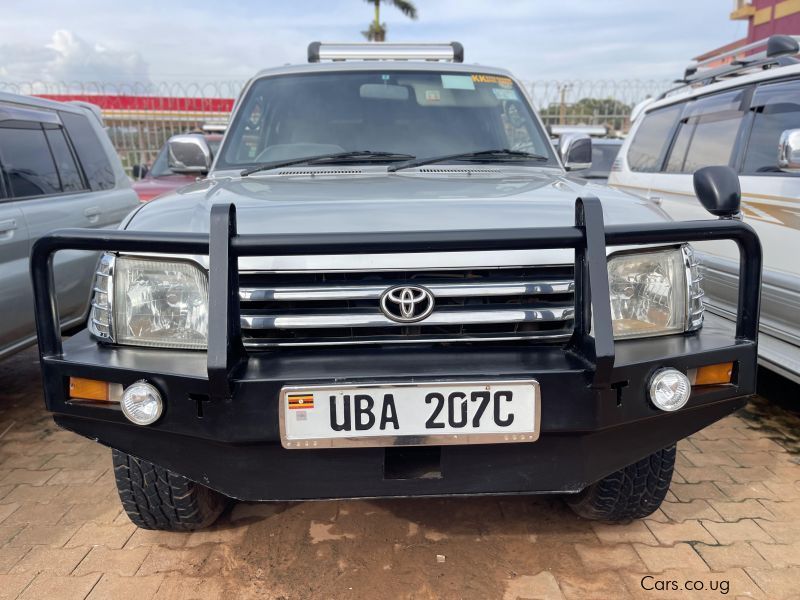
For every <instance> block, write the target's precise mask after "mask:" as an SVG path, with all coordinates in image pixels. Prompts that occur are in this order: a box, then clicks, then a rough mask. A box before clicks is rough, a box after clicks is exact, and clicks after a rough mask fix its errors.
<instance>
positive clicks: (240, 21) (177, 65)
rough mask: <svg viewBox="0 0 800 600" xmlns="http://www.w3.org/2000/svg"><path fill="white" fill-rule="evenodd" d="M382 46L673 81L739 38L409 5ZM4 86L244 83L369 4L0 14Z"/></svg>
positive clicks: (715, 14)
mask: <svg viewBox="0 0 800 600" xmlns="http://www.w3.org/2000/svg"><path fill="white" fill-rule="evenodd" d="M415 3H416V5H417V9H418V12H419V18H418V20H416V21H411V20H409V19H407V18H406V17H404V16H403V15H402V14H401V13H400V12H399V11H398V10H396V9H395V8H393V7H391V6H386V7H384V8H383V9H382V14H381V17H382V19H381V20H382V21H384V22H385V23H386V25H387V28H388V38H387V41H396V42H404V41H451V40H457V41H460V42H461V43H462V44H463V45H464V48H465V55H466V62H475V63H480V64H484V65H492V66H500V67H505V68H508V69H510V70H511V71H512V72H513V73H514V74H515V75H517V76H518V77H519V78H521V79H524V80H555V79H560V80H564V79H570V80H575V79H589V80H598V79H613V80H621V79H645V80H652V79H655V80H667V79H675V78H676V77H678V76H680V75H681V74H682V73H683V69H684V67H685V66H686V65H687V64H688V62H689V61H690V59H691V58H692V57H693V56H696V55H698V54H700V53H702V52H705V51H707V50H709V49H712V48H716V47H718V46H721V45H723V44H726V43H728V42H731V41H733V40H735V39H739V38H741V37H744V36H745V35H746V34H747V26H746V22H742V21H731V20H729V18H728V14H729V13H730V11H731V9H732V4H733V2H732V1H731V0H671V1H664V0H505V1H498V0H415ZM0 14H2V20H0V82H2V81H6V82H8V81H11V82H15V81H26V82H28V81H42V82H60V81H65V82H76V81H102V82H110V83H115V82H164V81H169V82H177V83H181V84H187V83H193V82H196V83H205V82H217V81H243V80H246V79H247V78H249V77H250V76H251V75H253V74H254V73H255V72H257V71H258V70H260V69H262V68H266V67H270V66H275V65H282V64H286V63H297V62H305V60H306V47H307V45H308V42H310V41H312V40H322V41H362V37H361V33H360V32H361V31H362V30H364V29H366V27H367V25H368V23H369V21H370V19H371V18H372V7H371V6H370V5H368V4H366V3H365V2H364V0H327V1H325V0H305V1H304V2H287V1H286V0H280V1H275V0H229V1H227V2H223V1H219V0H218V1H212V0H194V1H192V2H185V1H181V0H160V1H154V0H136V1H130V0H126V1H120V0H71V1H70V2H66V1H65V0H25V1H18V0H0Z"/></svg>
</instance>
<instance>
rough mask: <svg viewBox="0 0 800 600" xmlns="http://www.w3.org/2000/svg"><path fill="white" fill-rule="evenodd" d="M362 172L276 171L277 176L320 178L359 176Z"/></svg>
mask: <svg viewBox="0 0 800 600" xmlns="http://www.w3.org/2000/svg"><path fill="white" fill-rule="evenodd" d="M363 173H364V171H362V170H361V169H324V170H316V169H315V170H313V171H308V170H296V171H287V170H283V171H278V173H277V175H285V176H289V175H305V176H306V177H321V176H326V175H361V174H363Z"/></svg>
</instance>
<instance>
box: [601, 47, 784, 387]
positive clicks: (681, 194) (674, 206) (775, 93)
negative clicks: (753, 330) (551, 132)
mask: <svg viewBox="0 0 800 600" xmlns="http://www.w3.org/2000/svg"><path fill="white" fill-rule="evenodd" d="M758 46H761V47H763V46H766V51H764V52H761V53H759V54H753V55H751V56H748V57H747V58H745V59H739V60H734V62H733V63H730V64H727V65H725V66H723V67H717V68H707V69H704V68H703V67H704V65H703V64H698V65H693V66H691V67H690V68H689V69H687V73H686V77H685V78H684V80H683V82H682V85H681V87H679V88H676V89H675V90H671V91H669V92H667V93H665V94H664V95H662V96H661V97H660V98H658V99H656V100H655V101H651V102H650V103H649V104H648V105H647V106H645V107H644V108H643V109H640V112H639V114H638V115H635V121H634V125H633V129H632V130H631V134H630V135H629V136H628V138H627V139H626V141H625V144H624V145H623V147H622V149H621V150H620V153H619V155H618V157H617V160H616V161H615V163H614V167H613V168H612V172H611V174H610V177H609V184H611V185H612V186H616V187H619V188H622V189H624V190H626V191H630V192H632V193H635V194H637V195H640V196H644V197H645V198H648V199H650V200H652V201H653V202H654V203H656V204H659V205H661V207H662V208H663V209H664V210H665V211H666V212H667V213H668V214H669V215H670V216H671V217H672V218H673V219H675V220H676V221H683V220H690V219H704V218H708V213H706V211H705V209H704V208H703V207H702V206H701V205H700V203H699V202H698V201H697V197H696V196H695V193H694V190H693V187H692V174H693V173H694V172H695V171H696V170H697V169H700V168H701V167H705V166H708V165H729V166H731V167H733V168H734V169H736V171H737V172H738V173H739V177H740V181H741V187H742V213H743V214H742V218H743V219H745V220H746V221H747V223H749V224H750V225H751V226H752V227H754V228H755V229H756V231H757V232H758V234H759V237H760V238H761V242H762V244H763V246H764V275H763V287H762V305H761V328H760V337H759V362H760V363H761V364H762V365H764V366H765V367H767V368H769V369H771V370H774V371H777V372H779V373H781V374H783V375H785V376H787V377H790V378H792V379H794V380H795V381H800V320H799V319H798V318H797V315H798V310H800V260H799V259H800V59H798V57H797V56H796V55H797V54H798V43H797V41H796V40H795V39H794V38H792V37H789V36H773V37H771V38H769V39H768V40H764V41H762V42H756V43H755V44H751V45H750V46H748V47H746V48H743V49H739V50H738V51H737V52H740V53H741V52H742V51H743V50H744V52H749V51H753V50H756V49H757V47H758ZM720 58H725V57H724V56H718V57H715V60H719V59H720ZM734 58H735V57H734ZM695 247H696V248H697V249H698V250H699V251H700V253H701V259H702V262H703V264H704V268H705V273H704V276H705V280H704V282H703V287H704V289H705V291H706V303H707V307H708V309H709V310H710V311H712V312H714V313H717V314H720V315H722V316H726V317H729V318H731V319H732V318H733V315H735V314H736V297H737V292H736V289H737V286H738V251H737V249H736V246H735V245H734V244H733V243H731V242H707V243H702V244H696V245H695Z"/></svg>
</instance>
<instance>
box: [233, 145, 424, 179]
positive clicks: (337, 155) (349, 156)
mask: <svg viewBox="0 0 800 600" xmlns="http://www.w3.org/2000/svg"><path fill="white" fill-rule="evenodd" d="M414 158H415V157H414V155H413V154H403V153H400V152H376V151H373V150H354V151H352V152H334V153H333V154H317V155H316V156H305V157H303V158H290V159H287V160H277V161H273V162H267V163H263V164H260V165H258V166H255V167H250V168H249V169H245V170H244V171H242V172H241V173H240V175H241V176H242V177H247V176H248V175H251V174H253V173H258V172H259V171H269V170H270V169H279V168H280V167H291V166H292V165H305V164H309V165H313V164H315V163H318V162H334V161H337V160H346V161H348V162H351V161H352V160H355V159H366V160H413V159H414Z"/></svg>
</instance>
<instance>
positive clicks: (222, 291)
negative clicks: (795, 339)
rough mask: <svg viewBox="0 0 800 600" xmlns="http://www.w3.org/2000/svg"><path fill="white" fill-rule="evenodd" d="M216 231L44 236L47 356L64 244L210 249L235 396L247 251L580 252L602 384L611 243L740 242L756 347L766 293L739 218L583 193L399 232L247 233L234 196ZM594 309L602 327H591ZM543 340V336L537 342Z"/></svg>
mask: <svg viewBox="0 0 800 600" xmlns="http://www.w3.org/2000/svg"><path fill="white" fill-rule="evenodd" d="M210 219H211V222H210V229H209V234H208V235H206V234H202V233H163V232H152V233H148V232H139V231H119V230H112V231H106V230H96V229H62V230H57V231H54V232H52V233H50V234H49V235H46V236H44V237H42V238H40V239H38V240H37V241H36V243H35V244H34V246H33V250H32V253H31V276H32V278H33V290H34V302H35V314H36V328H37V332H38V343H39V352H40V357H41V360H42V362H43V363H44V362H45V361H46V360H47V359H48V358H57V357H61V356H62V343H61V332H60V327H59V319H58V307H57V300H56V293H55V285H54V280H53V256H54V255H55V253H56V252H58V251H60V250H68V249H69V250H86V251H112V252H134V253H158V254H174V255H207V256H208V257H209V287H208V290H209V291H208V293H209V316H208V318H209V324H208V352H207V355H208V356H207V359H208V385H209V395H210V396H211V398H217V399H222V398H230V397H231V395H232V380H233V377H234V373H235V371H236V369H237V367H238V366H239V365H241V364H242V363H243V362H244V361H245V360H246V356H247V355H246V352H245V350H244V346H243V344H242V338H241V324H240V315H239V282H238V278H239V273H238V259H239V257H243V256H289V255H312V254H314V255H319V254H329V255H330V254H370V253H405V252H453V251H470V250H471V251H475V250H487V251H488V250H539V249H555V248H572V249H574V250H575V328H574V332H573V335H572V337H571V339H570V341H569V342H568V344H567V351H568V352H572V353H573V354H574V355H576V356H578V357H579V358H580V359H581V360H582V361H583V362H584V363H585V364H586V368H587V370H588V371H589V372H590V373H591V380H592V387H594V388H598V389H603V388H608V387H609V386H610V385H611V381H612V372H613V368H614V337H613V332H612V320H611V306H610V299H609V288H608V272H607V260H606V257H607V252H606V247H607V246H626V245H638V244H647V245H652V244H677V243H683V242H692V241H709V240H732V241H734V242H735V243H736V244H737V246H738V248H739V297H738V310H737V316H736V340H737V342H750V343H752V344H753V346H755V344H756V340H757V333H758V316H759V301H760V291H761V263H762V255H761V244H760V242H759V240H758V237H757V235H756V233H755V231H754V230H753V229H752V228H751V227H750V226H748V225H747V224H745V223H742V222H741V221H738V220H733V219H719V220H707V221H687V222H666V223H648V224H631V225H609V226H605V225H604V223H603V211H602V206H601V203H600V201H599V200H598V199H597V198H595V197H581V198H577V200H576V203H575V224H574V225H573V226H566V227H547V228H514V229H492V230H460V231H444V232H436V231H415V232H398V233H328V234H317V235H314V236H313V237H309V236H305V235H299V234H269V235H267V234H255V235H240V234H238V233H237V228H236V208H235V206H234V205H233V204H217V205H214V206H212V208H211V217H210ZM592 316H594V323H593V329H592V331H590V325H591V324H592ZM533 343H535V341H534V342H533Z"/></svg>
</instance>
